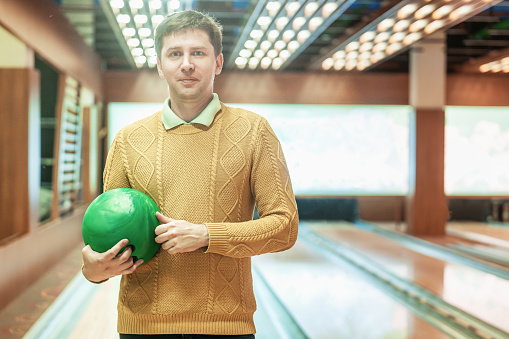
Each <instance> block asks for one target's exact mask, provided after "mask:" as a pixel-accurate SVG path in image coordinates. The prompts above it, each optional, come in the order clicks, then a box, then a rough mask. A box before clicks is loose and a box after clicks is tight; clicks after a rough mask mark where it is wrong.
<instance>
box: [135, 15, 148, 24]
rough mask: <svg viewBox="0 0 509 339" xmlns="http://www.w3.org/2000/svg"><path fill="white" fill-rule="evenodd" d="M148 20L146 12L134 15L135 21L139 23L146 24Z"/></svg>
mask: <svg viewBox="0 0 509 339" xmlns="http://www.w3.org/2000/svg"><path fill="white" fill-rule="evenodd" d="M147 21H148V18H147V16H146V15H145V14H136V15H135V16H134V22H136V23H137V24H144V23H146V22H147Z"/></svg>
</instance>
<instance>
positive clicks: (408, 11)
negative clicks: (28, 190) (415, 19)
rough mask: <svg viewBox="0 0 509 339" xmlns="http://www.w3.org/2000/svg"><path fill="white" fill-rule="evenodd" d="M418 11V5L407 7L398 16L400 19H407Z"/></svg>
mask: <svg viewBox="0 0 509 339" xmlns="http://www.w3.org/2000/svg"><path fill="white" fill-rule="evenodd" d="M416 10H417V5H416V4H408V5H405V6H403V7H402V8H401V9H400V10H399V11H398V14H397V16H398V19H405V18H406V17H408V16H409V15H412V14H413V13H414V12H415V11H416Z"/></svg>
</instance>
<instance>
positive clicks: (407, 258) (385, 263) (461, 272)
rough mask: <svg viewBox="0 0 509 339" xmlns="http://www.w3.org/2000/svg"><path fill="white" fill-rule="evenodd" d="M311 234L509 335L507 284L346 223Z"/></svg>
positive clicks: (324, 226) (317, 227)
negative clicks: (355, 252) (353, 251)
mask: <svg viewBox="0 0 509 339" xmlns="http://www.w3.org/2000/svg"><path fill="white" fill-rule="evenodd" d="M308 225H309V226H310V227H311V228H312V229H313V230H314V231H316V232H318V233H320V234H322V235H324V236H326V237H328V238H329V239H331V240H333V241H335V242H337V243H340V244H342V245H344V246H347V247H349V248H353V249H354V250H355V251H357V252H359V253H361V254H362V255H364V256H365V257H367V258H369V259H370V260H372V261H373V262H375V263H377V264H378V265H380V266H382V267H384V268H385V269H387V270H389V271H390V272H392V273H394V274H396V275H398V276H400V277H402V278H405V279H408V280H411V281H413V282H415V283H416V284H418V285H420V286H421V287H424V288H426V289H428V290H429V291H431V292H433V293H435V294H436V295H438V296H439V297H441V298H442V299H444V300H445V301H446V302H447V303H449V304H451V305H453V306H455V307H457V308H459V309H461V310H463V311H465V312H468V313H470V314H472V315H474V316H475V317H477V318H479V319H481V320H483V321H485V322H486V323H489V324H491V325H493V326H495V327H498V328H499V329H501V330H503V331H506V332H509V322H508V321H507V315H508V314H509V281H507V280H505V279H502V278H499V277H496V276H494V275H492V274H488V273H484V272H481V271H478V270H475V269H473V268H470V267H467V266H464V265H460V264H455V263H448V262H444V261H442V260H439V259H435V258H431V257H428V256H425V255H422V254H420V253H417V252H414V251H412V250H409V249H407V248H404V247H402V246H401V245H400V244H398V243H397V242H396V241H393V240H391V239H388V238H385V237H383V236H381V235H378V234H375V233H371V232H368V231H364V230H360V229H357V228H355V227H353V226H352V225H351V224H348V223H337V224H331V223H328V224H319V223H315V224H311V223H309V224H308Z"/></svg>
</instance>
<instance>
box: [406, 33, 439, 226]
mask: <svg viewBox="0 0 509 339" xmlns="http://www.w3.org/2000/svg"><path fill="white" fill-rule="evenodd" d="M445 84H446V54H445V34H444V33H435V34H434V35H431V36H429V37H428V38H426V39H424V40H423V41H421V42H418V43H417V44H415V46H413V47H412V48H411V50H410V104H411V105H412V106H413V108H414V111H415V112H414V114H413V115H412V117H411V119H410V166H409V171H410V173H409V180H410V182H409V192H408V196H407V199H406V223H407V232H408V233H409V234H412V235H443V234H445V225H446V221H447V218H448V209H447V200H446V197H445V193H444V153H445V152H444V146H445V112H444V105H445V90H446V89H445Z"/></svg>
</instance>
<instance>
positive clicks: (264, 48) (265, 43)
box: [260, 40, 272, 52]
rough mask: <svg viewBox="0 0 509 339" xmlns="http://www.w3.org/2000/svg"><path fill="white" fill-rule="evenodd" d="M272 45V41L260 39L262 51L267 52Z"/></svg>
mask: <svg viewBox="0 0 509 339" xmlns="http://www.w3.org/2000/svg"><path fill="white" fill-rule="evenodd" d="M271 47H272V42H270V41H268V40H264V41H262V43H261V44H260V49H261V50H262V51H264V52H267V51H268V50H269V49H270V48H271Z"/></svg>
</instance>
